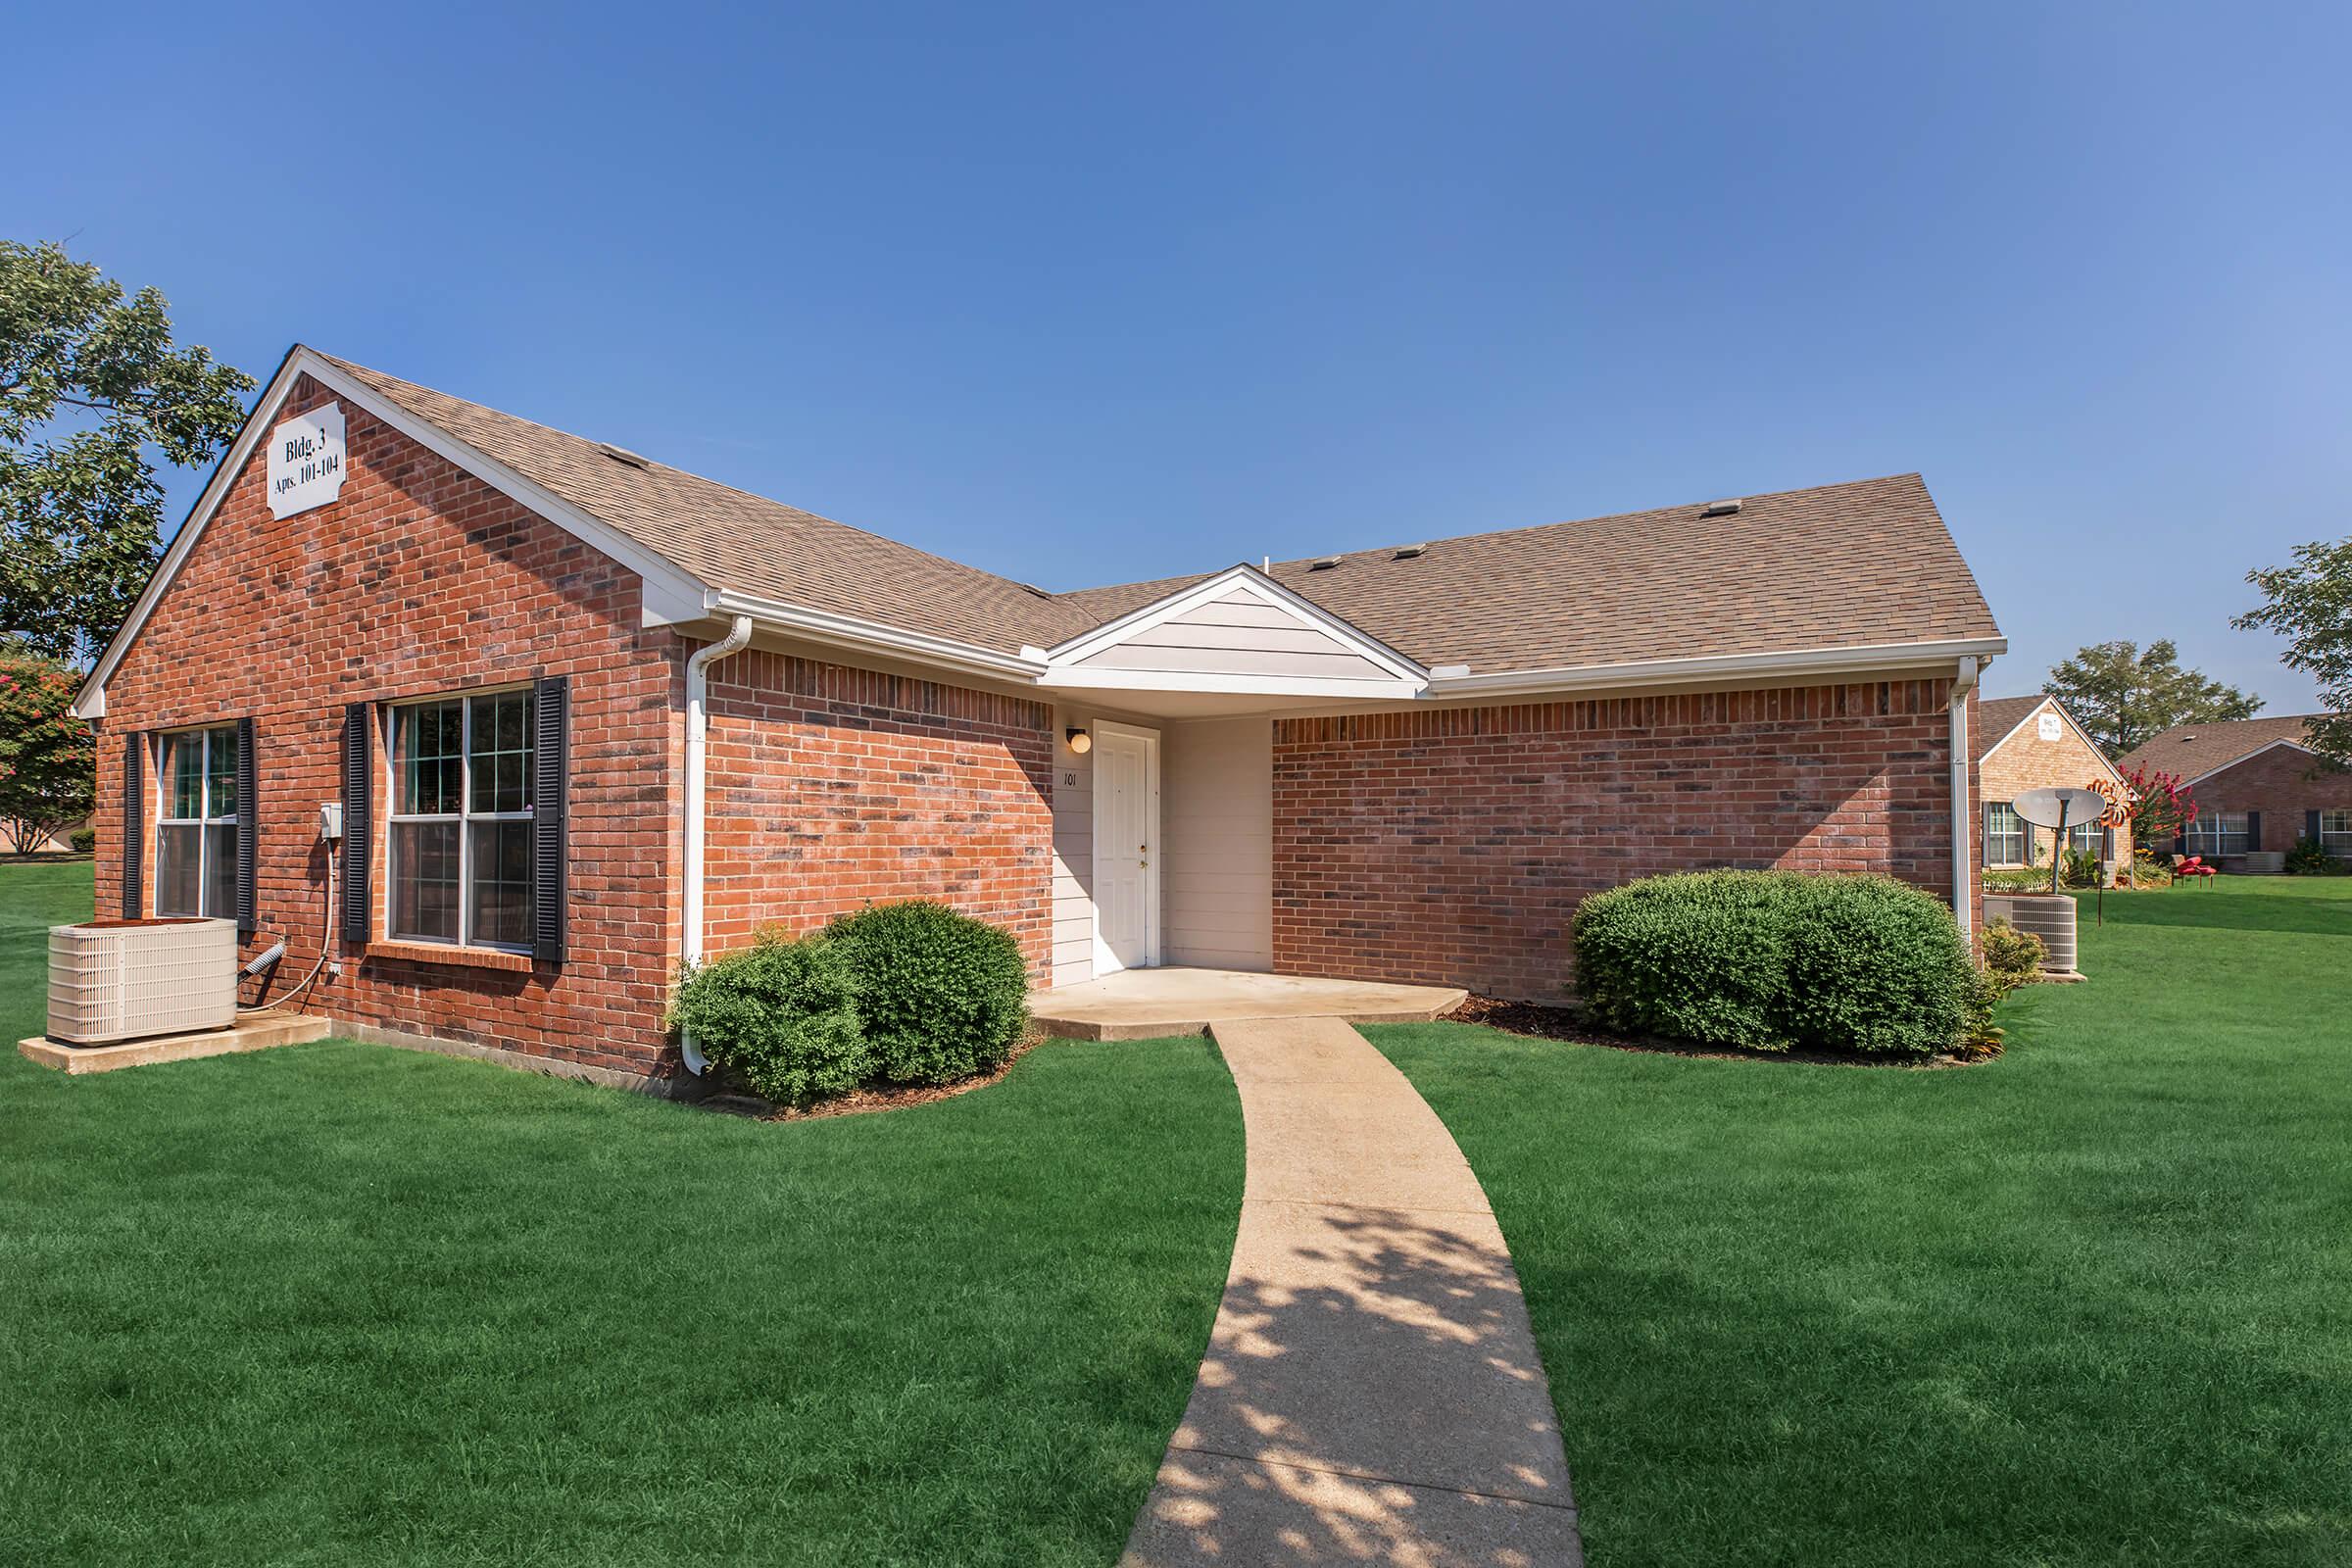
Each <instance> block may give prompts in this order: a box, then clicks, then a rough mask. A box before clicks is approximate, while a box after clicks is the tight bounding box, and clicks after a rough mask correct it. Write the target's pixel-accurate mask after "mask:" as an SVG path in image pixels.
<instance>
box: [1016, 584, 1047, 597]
mask: <svg viewBox="0 0 2352 1568" xmlns="http://www.w3.org/2000/svg"><path fill="white" fill-rule="evenodd" d="M1013 586H1014V587H1015V588H1018V589H1020V590H1021V591H1022V592H1023V593H1032V594H1035V595H1037V597H1038V598H1040V599H1051V598H1053V597H1054V593H1053V590H1051V589H1048V588H1040V587H1039V586H1038V585H1037V584H1035V583H1033V582H1016V583H1014V584H1013Z"/></svg>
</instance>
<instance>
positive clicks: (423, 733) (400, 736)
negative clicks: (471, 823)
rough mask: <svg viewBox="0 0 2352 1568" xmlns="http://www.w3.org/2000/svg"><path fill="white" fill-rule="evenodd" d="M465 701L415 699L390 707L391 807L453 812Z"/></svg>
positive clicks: (404, 811) (417, 812)
mask: <svg viewBox="0 0 2352 1568" xmlns="http://www.w3.org/2000/svg"><path fill="white" fill-rule="evenodd" d="M465 721H466V705H465V704H463V703H457V702H449V703H418V704H416V705H415V706H413V707H409V708H396V709H394V710H393V711H392V779H393V789H394V796H393V802H392V809H393V810H394V811H395V812H396V813H398V814H400V815H403V816H438V815H444V814H447V815H452V816H454V815H456V814H457V810H458V782H459V778H460V768H461V767H462V766H463V763H462V761H461V760H460V755H459V749H460V748H461V747H462V746H463V745H464V744H465V728H464V726H465Z"/></svg>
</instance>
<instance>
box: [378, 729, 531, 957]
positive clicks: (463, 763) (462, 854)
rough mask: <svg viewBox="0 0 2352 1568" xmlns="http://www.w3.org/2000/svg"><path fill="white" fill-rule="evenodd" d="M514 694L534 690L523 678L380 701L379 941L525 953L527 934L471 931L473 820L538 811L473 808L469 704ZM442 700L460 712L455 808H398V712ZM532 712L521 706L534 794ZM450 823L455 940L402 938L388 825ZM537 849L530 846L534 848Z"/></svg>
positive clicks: (525, 816) (523, 816) (527, 786)
mask: <svg viewBox="0 0 2352 1568" xmlns="http://www.w3.org/2000/svg"><path fill="white" fill-rule="evenodd" d="M517 693H519V694H521V695H522V696H524V697H526V698H530V697H535V695H536V693H535V691H534V688H533V687H532V686H531V685H530V684H529V683H527V682H518V683H516V684H514V685H509V686H484V687H479V688H476V689H473V690H469V691H462V692H441V693H437V694H435V695H434V696H431V697H407V698H403V699H401V700H400V701H399V702H396V703H386V704H384V705H383V754H384V781H383V785H384V808H385V818H384V849H383V876H384V940H386V941H387V942H393V943H398V944H401V945H403V946H411V947H433V948H475V949H480V950H482V951H484V952H489V953H529V952H530V951H531V942H530V940H529V938H528V937H527V936H526V937H525V938H524V940H522V941H520V942H489V941H476V940H475V939H474V935H473V824H475V823H476V822H529V821H533V820H535V819H536V816H537V812H536V811H534V810H533V809H531V808H529V807H525V808H524V809H521V810H519V811H477V810H475V809H473V705H474V704H475V702H477V701H482V700H487V699H490V698H496V697H513V696H515V695H516V694H517ZM444 703H457V704H459V705H460V706H461V709H462V712H461V716H460V718H459V721H458V809H456V810H455V811H401V810H398V809H396V808H397V807H398V806H399V805H400V758H399V756H398V755H397V753H396V750H395V748H396V747H397V745H398V743H399V738H400V719H399V714H400V712H401V711H402V710H403V709H414V708H438V707H440V706H441V705H442V704H444ZM536 728H537V712H536V709H535V706H534V705H526V706H525V708H524V711H523V723H522V738H523V754H522V755H523V767H522V772H523V781H524V782H523V788H524V791H525V793H526V795H528V794H535V793H536V790H535V784H536V780H535V778H534V777H533V770H534V769H535V768H536V767H537V766H538V761H539V757H538V752H539V737H538V735H537V734H536V733H535V730H536ZM412 822H417V823H432V822H454V823H456V824H457V829H458V935H457V940H456V941H454V942H453V941H451V940H450V939H449V938H447V937H421V936H402V935H400V934H399V931H398V930H397V928H396V924H395V922H396V919H397V916H396V914H395V912H394V911H395V910H397V909H398V908H399V907H400V888H399V885H398V883H397V881H396V876H397V872H396V871H395V869H394V860H393V853H394V851H393V831H392V830H393V829H394V828H395V827H399V826H405V825H407V824H409V823H412ZM535 848H536V847H534V850H535ZM538 882H539V866H538V861H537V858H536V856H535V854H534V858H533V860H532V864H531V880H530V883H529V884H528V892H529V895H530V898H531V900H532V909H531V919H532V921H534V922H535V921H536V920H537V918H538V908H537V900H538V897H539V887H538Z"/></svg>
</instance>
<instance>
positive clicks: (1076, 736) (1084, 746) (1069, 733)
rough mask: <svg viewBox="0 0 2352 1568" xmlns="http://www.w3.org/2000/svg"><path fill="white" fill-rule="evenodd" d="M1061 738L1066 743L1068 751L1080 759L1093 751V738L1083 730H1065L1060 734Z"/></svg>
mask: <svg viewBox="0 0 2352 1568" xmlns="http://www.w3.org/2000/svg"><path fill="white" fill-rule="evenodd" d="M1061 738H1062V739H1063V740H1065V741H1068V742H1069V743H1070V750H1071V751H1073V752H1076V753H1077V754H1078V755H1079V756H1080V757H1084V756H1085V755H1086V754H1087V753H1089V752H1091V751H1093V750H1094V749H1095V738H1094V737H1093V736H1092V735H1089V734H1088V733H1087V732H1086V731H1085V730H1083V729H1065V730H1063V731H1062V732H1061Z"/></svg>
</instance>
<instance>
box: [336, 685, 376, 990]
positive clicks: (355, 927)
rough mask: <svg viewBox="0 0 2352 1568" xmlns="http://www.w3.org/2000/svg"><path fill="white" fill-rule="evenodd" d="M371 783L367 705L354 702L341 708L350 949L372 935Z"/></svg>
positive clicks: (345, 913) (346, 926)
mask: <svg viewBox="0 0 2352 1568" xmlns="http://www.w3.org/2000/svg"><path fill="white" fill-rule="evenodd" d="M374 782H375V749H374V747H372V746H371V745H369V744H368V705H367V704H366V703H353V704H351V705H349V706H348V707H346V708H345V709H344V710H343V940H344V942H345V943H346V944H347V945H349V946H352V947H366V946H367V945H368V938H369V937H371V936H373V935H374V931H373V929H372V927H373V923H374V915H375V895H374V893H373V892H372V890H370V889H369V887H368V864H369V861H370V860H371V859H372V853H371V847H370V845H369V842H368V841H369V839H370V838H372V837H373V835H372V834H371V833H370V832H369V829H371V828H372V827H373V826H374V825H375V803H374V800H373V795H374V788H373V786H374Z"/></svg>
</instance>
